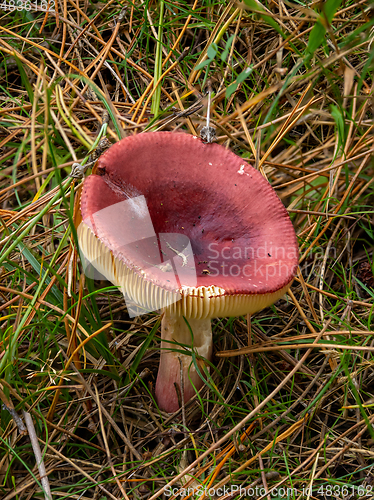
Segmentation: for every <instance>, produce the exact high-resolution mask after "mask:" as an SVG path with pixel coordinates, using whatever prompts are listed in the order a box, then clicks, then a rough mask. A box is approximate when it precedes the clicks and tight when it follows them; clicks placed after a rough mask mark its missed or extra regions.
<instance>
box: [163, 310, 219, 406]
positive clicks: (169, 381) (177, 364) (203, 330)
mask: <svg viewBox="0 0 374 500" xmlns="http://www.w3.org/2000/svg"><path fill="white" fill-rule="evenodd" d="M187 321H188V323H189V325H190V327H191V329H192V332H193V348H194V352H195V353H197V354H198V355H199V356H201V357H203V358H205V359H207V360H209V361H210V359H211V357H212V327H211V320H210V319H188V320H187ZM161 338H162V342H161V357H160V366H159V369H158V375H157V381H156V399H157V404H158V406H159V408H160V409H161V410H164V411H166V412H168V413H174V412H175V411H177V410H178V408H179V402H178V396H177V391H176V389H175V386H174V384H175V383H176V384H177V385H178V386H179V388H180V389H182V384H181V375H182V378H183V387H184V391H183V395H184V402H185V403H187V401H189V399H191V397H192V396H194V395H195V391H198V390H199V389H200V388H201V387H202V386H203V385H204V381H203V380H202V379H201V378H200V376H199V374H198V373H197V371H196V368H195V366H194V363H193V359H192V356H191V355H188V354H183V352H182V351H184V352H188V350H189V351H190V350H191V347H190V348H189V349H188V350H187V349H186V348H185V347H182V346H180V345H177V344H175V343H171V342H170V341H172V342H178V343H179V344H184V345H187V346H191V345H192V337H191V333H190V330H189V328H188V326H187V324H186V322H185V320H184V319H183V317H181V316H172V315H171V314H170V313H169V312H168V311H167V310H165V312H164V317H163V318H162V322H161ZM175 351H179V352H175ZM197 362H198V363H199V370H200V372H201V373H204V364H203V363H204V362H203V361H202V360H201V359H198V360H197ZM193 386H195V389H194V387H193Z"/></svg>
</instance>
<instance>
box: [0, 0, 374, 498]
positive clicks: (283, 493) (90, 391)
mask: <svg viewBox="0 0 374 500" xmlns="http://www.w3.org/2000/svg"><path fill="white" fill-rule="evenodd" d="M1 1H2V3H0V53H1V60H0V169H1V170H0V222H1V224H0V232H1V236H0V238H1V240H0V243H1V247H0V251H1V256H0V276H1V282H0V334H1V339H0V397H1V401H2V406H1V410H0V412H1V419H0V497H1V499H3V500H10V499H12V498H14V499H19V500H21V499H22V500H32V499H40V498H53V499H61V500H62V499H64V498H69V499H77V500H78V499H81V500H86V499H87V500H88V499H90V500H92V499H94V500H99V499H102V500H103V499H134V500H135V499H147V500H151V499H152V500H153V499H155V498H158V497H160V498H162V497H163V498H168V499H170V500H172V499H173V498H176V497H178V496H179V497H184V498H187V496H189V497H190V498H200V499H201V500H203V499H205V498H214V499H218V498H220V499H225V500H226V499H227V500H228V499H233V498H240V497H242V498H257V499H260V498H261V499H262V498H264V499H265V498H266V499H271V498H273V499H281V498H288V499H295V500H296V499H300V498H307V499H308V500H309V499H313V498H332V497H333V498H337V499H350V500H351V499H352V500H353V499H359V498H367V499H369V498H371V497H373V494H374V472H373V467H374V461H373V458H374V428H373V422H374V357H373V351H374V337H373V333H374V331H373V330H374V328H373V319H374V315H373V305H374V301H373V298H374V278H373V245H374V224H373V222H374V216H373V214H374V211H373V205H374V164H373V152H374V134H373V132H374V121H373V110H374V108H373V106H374V100H373V99H374V94H373V90H374V82H373V59H374V16H373V14H374V11H373V3H371V2H370V1H369V0H326V1H325V2H319V1H311V0H292V1H288V0H262V1H261V2H260V1H257V0H245V2H243V3H231V2H227V1H223V0H212V1H211V2H206V1H201V2H198V1H197V0H196V1H195V2H194V3H193V2H192V1H190V0H180V1H175V2H168V1H166V0H159V1H154V0H153V1H152V0H150V1H145V0H144V1H143V0H140V1H136V2H135V3H134V4H132V3H131V2H127V1H124V2H120V1H117V0H109V1H107V2H97V3H94V2H91V1H89V0H83V1H80V2H79V1H78V0H50V1H49V3H48V2H47V1H46V0H35V1H32V0H1ZM208 90H211V105H210V110H211V125H212V126H214V127H215V128H216V134H217V142H218V143H220V144H222V145H223V146H225V147H227V148H230V149H231V150H232V151H233V152H234V153H236V154H237V155H239V156H241V157H242V158H244V159H246V160H247V161H248V162H249V163H251V164H252V165H253V166H254V167H255V168H256V169H258V170H259V171H260V172H261V174H262V175H263V176H264V177H266V178H267V179H268V181H269V182H270V183H271V185H272V186H273V188H274V189H275V191H276V193H277V194H278V196H279V197H280V199H281V200H282V202H283V204H284V205H285V207H286V209H287V210H288V213H289V215H290V217H291V220H292V222H293V225H294V227H295V230H296V234H297V238H298V244H299V249H300V261H299V268H298V271H297V275H296V278H295V280H294V282H293V284H292V287H291V290H290V292H289V293H288V294H287V295H286V296H284V297H283V298H282V299H280V300H278V302H276V304H275V305H273V306H271V307H269V308H267V309H264V310H263V311H261V312H259V313H256V314H254V315H252V316H251V317H250V316H246V317H239V318H235V319H234V318H221V319H216V320H214V321H213V335H214V353H213V363H214V365H215V367H216V370H212V371H211V375H210V381H209V382H210V383H209V384H208V385H207V386H205V387H204V388H203V389H202V390H201V392H200V397H199V398H198V397H195V398H194V399H193V400H191V401H190V402H188V403H186V404H185V405H184V406H183V408H181V409H180V410H178V411H177V412H176V413H175V414H171V415H169V414H167V413H165V412H162V411H160V410H159V409H158V407H157V404H156V402H155V399H154V387H155V380H156V375H157V368H158V363H159V358H160V349H159V346H160V328H159V326H160V316H159V314H157V313H156V312H155V313H151V314H147V315H143V316H139V317H136V318H130V317H129V315H128V313H127V310H126V306H125V303H124V300H123V297H122V294H121V292H120V291H119V290H118V289H117V288H116V287H114V286H112V285H111V284H110V283H104V282H93V281H92V280H90V279H88V278H86V279H84V274H83V272H82V266H81V262H80V259H79V255H78V252H77V246H76V243H75V242H76V239H75V229H74V222H76V219H77V213H78V212H79V206H78V202H77V198H76V192H77V190H78V187H79V186H80V185H81V182H82V181H81V180H80V179H73V178H72V177H70V176H69V174H70V172H71V170H72V165H73V163H80V164H82V163H87V162H88V157H89V154H90V152H91V150H93V149H95V148H97V146H98V140H99V138H100V137H101V136H102V135H105V136H106V137H107V138H108V140H109V141H110V142H111V143H115V142H117V141H118V140H120V139H121V138H123V137H126V136H129V135H132V134H140V133H143V132H147V131H148V132H151V131H152V132H153V131H156V130H169V131H175V130H179V131H185V132H186V133H188V134H193V135H197V136H199V135H200V131H201V129H202V127H203V126H204V125H205V122H206V114H207V104H208V95H209V94H208ZM108 116H109V121H108ZM89 173H90V170H88V171H87V173H86V175H88V174H89ZM311 344H314V345H313V346H311ZM232 350H236V353H235V355H230V356H228V355H226V356H225V351H232ZM226 354H229V353H226ZM38 443H39V447H40V449H41V454H42V460H41V459H40V458H38V457H37V455H35V453H37V444H38ZM42 465H44V467H45V471H46V472H45V473H44V472H43V469H42V468H41V466H42ZM191 488H192V489H191ZM49 491H50V493H49Z"/></svg>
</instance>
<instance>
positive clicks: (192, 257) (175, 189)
mask: <svg viewBox="0 0 374 500" xmlns="http://www.w3.org/2000/svg"><path fill="white" fill-rule="evenodd" d="M81 211H82V223H81V224H80V226H79V228H78V237H79V244H80V248H81V251H82V253H83V255H84V256H85V257H86V258H87V259H88V261H90V262H91V263H92V264H93V265H94V267H95V268H96V269H98V270H99V271H100V272H101V273H102V274H103V275H104V276H105V277H106V278H107V279H108V280H110V281H111V282H112V283H114V284H116V285H118V286H119V287H120V288H121V290H122V292H123V293H124V295H125V299H126V302H127V306H128V310H129V311H130V313H132V315H136V314H139V313H140V312H147V311H155V310H161V311H163V317H162V325H161V330H162V342H161V360H160V367H159V372H158V377H157V382H156V398H157V402H158V405H159V407H160V408H161V409H163V410H165V411H167V412H174V411H176V410H177V409H178V408H179V402H178V394H177V390H176V387H175V384H177V385H178V386H179V387H181V380H180V377H181V374H182V377H183V387H184V394H183V395H184V401H185V402H187V401H188V400H189V399H190V398H191V397H192V396H193V395H194V394H195V390H198V389H200V388H201V387H202V385H203V383H204V381H203V380H202V379H201V377H200V375H199V373H198V372H197V371H196V364H197V365H198V366H199V368H200V370H199V371H200V373H203V371H204V370H203V366H204V365H203V363H204V361H203V360H204V359H206V360H208V361H209V360H210V359H211V356H212V330H211V318H216V317H225V316H239V315H243V314H247V313H254V312H256V311H259V310H260V309H263V308H264V307H266V306H269V305H271V304H273V303H274V302H275V301H276V300H278V299H279V298H280V297H282V295H284V293H285V292H286V291H287V290H288V288H289V287H290V285H291V282H292V280H293V278H294V276H295V271H296V267H297V264H298V247H297V242H296V236H295V231H294V228H293V226H292V223H291V221H290V218H289V217H288V214H287V211H286V209H285V208H284V206H283V204H282V203H281V201H280V200H279V198H278V196H277V195H276V194H275V192H274V190H273V189H272V187H271V186H270V184H269V183H268V182H267V181H266V180H265V179H264V178H263V177H262V176H261V174H260V173H259V172H258V171H257V170H255V169H253V168H252V167H251V166H250V165H249V164H248V163H246V162H245V161H243V160H242V159H241V158H240V157H238V156H236V155H235V154H233V153H232V152H230V151H229V150H227V149H225V148H224V147H223V146H220V145H218V144H204V143H203V142H202V141H201V140H200V139H198V138H196V137H193V136H190V135H187V134H181V133H171V132H157V133H156V132H155V133H145V134H139V135H137V136H132V137H127V138H126V139H123V140H121V141H120V142H118V143H116V144H115V145H113V146H112V147H111V148H110V149H109V150H108V151H107V152H105V153H104V154H103V155H102V156H101V157H100V159H99V160H98V163H97V165H96V167H95V169H94V174H93V175H90V176H89V177H88V178H86V179H85V181H84V185H83V190H82V195H81ZM134 307H135V309H134ZM185 319H186V320H187V321H186V320H185ZM187 323H188V324H187ZM191 331H192V335H191ZM187 346H189V349H188V347H187ZM191 348H193V352H194V353H195V354H196V357H195V360H196V361H195V362H193V361H192V356H191Z"/></svg>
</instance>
